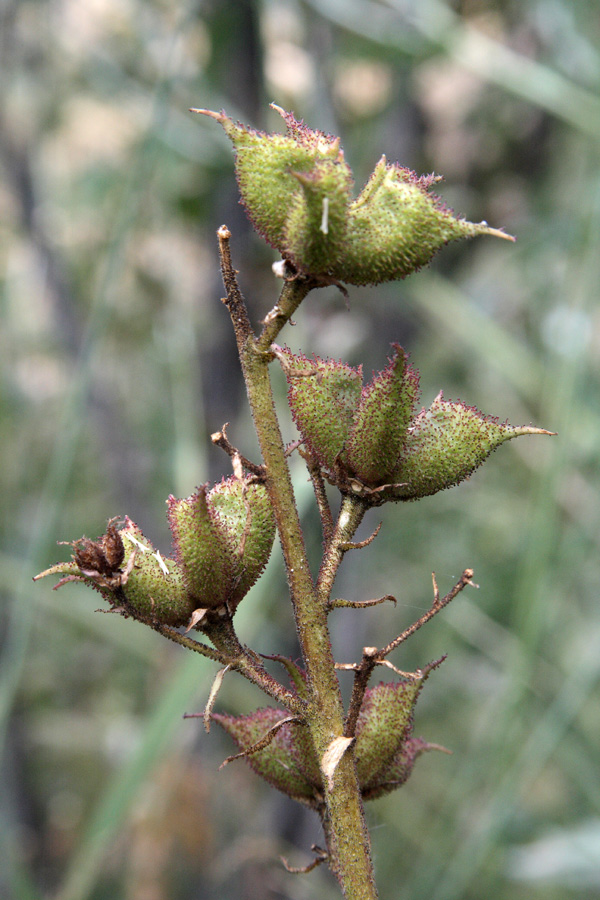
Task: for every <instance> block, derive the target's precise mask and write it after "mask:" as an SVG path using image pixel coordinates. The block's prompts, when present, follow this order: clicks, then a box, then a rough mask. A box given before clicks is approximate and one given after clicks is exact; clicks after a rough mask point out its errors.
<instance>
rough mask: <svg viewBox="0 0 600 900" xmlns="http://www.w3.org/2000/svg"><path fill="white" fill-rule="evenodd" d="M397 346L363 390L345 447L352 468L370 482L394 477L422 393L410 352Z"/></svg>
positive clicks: (389, 479)
mask: <svg viewBox="0 0 600 900" xmlns="http://www.w3.org/2000/svg"><path fill="white" fill-rule="evenodd" d="M393 347H394V355H393V357H392V359H390V360H389V361H388V365H387V366H386V368H385V369H383V371H382V372H380V373H379V375H377V376H376V377H375V378H374V379H373V381H371V383H370V384H368V385H367V386H366V387H365V388H364V389H363V391H362V393H361V396H360V401H359V404H358V407H357V409H356V412H355V413H354V416H353V419H352V425H351V426H350V430H349V433H348V438H347V441H346V445H345V448H344V458H345V460H346V462H347V465H348V468H349V469H350V471H352V472H354V473H356V474H357V475H358V477H359V478H360V480H361V481H362V482H363V483H364V484H368V485H375V486H377V485H381V484H388V483H389V482H390V481H393V480H394V478H393V472H394V468H395V465H396V463H397V461H398V456H399V455H400V452H401V449H402V446H403V444H404V440H405V438H406V433H407V430H408V427H409V425H410V421H411V418H412V413H413V409H414V405H415V403H416V400H417V396H418V393H419V376H418V374H417V373H416V372H415V371H414V370H413V369H412V368H411V367H410V366H408V365H407V359H408V356H407V354H406V353H405V352H404V350H403V349H402V347H400V345H399V344H394V345H393Z"/></svg>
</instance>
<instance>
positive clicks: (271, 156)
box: [193, 105, 352, 254]
mask: <svg viewBox="0 0 600 900" xmlns="http://www.w3.org/2000/svg"><path fill="white" fill-rule="evenodd" d="M273 109H276V110H277V112H279V113H280V114H281V116H282V117H283V119H284V120H285V123H286V125H287V134H286V135H283V134H266V133H265V132H263V131H256V130H255V129H253V128H247V127H246V126H244V125H241V124H239V123H236V122H234V121H233V120H232V119H229V118H228V117H227V116H226V115H225V113H217V112H212V111H211V110H208V109H197V110H193V112H199V113H203V114H204V115H207V116H210V117H211V118H213V119H216V120H217V122H219V123H220V124H221V125H222V126H223V128H224V129H225V132H226V134H227V136H228V137H229V138H230V140H231V142H232V143H233V146H234V149H235V169H236V175H237V179H238V184H239V188H240V194H241V196H242V202H243V204H244V206H245V207H246V210H247V212H248V215H249V217H250V219H251V221H252V224H253V225H254V227H255V228H256V230H257V231H258V232H259V234H262V236H263V237H264V238H266V240H267V241H268V242H269V243H270V244H272V246H273V247H275V248H276V249H277V250H279V251H280V252H281V253H282V254H284V253H285V251H286V235H287V236H288V237H289V228H288V226H287V220H288V216H289V215H290V210H292V209H293V208H294V206H295V205H296V203H297V202H299V198H300V197H301V196H302V188H301V181H302V179H303V178H307V179H308V180H309V181H310V180H311V179H312V178H314V177H315V176H316V172H317V171H318V168H317V164H318V163H319V162H321V161H328V162H330V163H334V164H335V167H336V168H337V169H339V170H340V172H341V173H343V174H341V175H340V174H338V175H337V177H336V176H335V175H334V172H333V169H332V168H331V167H328V168H327V169H326V170H325V171H324V172H323V177H324V178H325V182H327V183H328V184H329V183H330V182H332V183H335V184H336V185H337V186H338V188H341V189H342V193H343V194H344V196H345V197H347V198H348V199H349V190H350V187H349V185H351V183H352V174H351V172H350V169H349V167H348V166H347V165H346V164H345V162H344V157H343V154H342V152H341V151H340V140H339V138H334V137H332V136H331V135H326V134H323V132H321V131H312V130H311V129H310V128H306V126H304V125H303V124H302V123H301V122H297V121H296V120H295V119H294V117H293V116H292V115H291V114H290V113H286V112H284V110H282V109H280V108H279V107H278V106H275V105H273ZM306 187H307V192H308V193H310V189H309V188H308V186H306ZM323 187H324V185H323ZM340 199H341V198H340ZM346 203H347V200H346ZM317 205H318V204H317ZM337 205H339V202H337V201H336V200H335V199H333V198H332V207H333V206H337ZM332 214H333V211H332ZM321 217H322V208H321V210H320V211H319V210H318V209H317V218H318V220H319V223H318V224H319V225H320V222H321ZM317 230H318V226H317ZM321 236H323V233H322V232H321Z"/></svg>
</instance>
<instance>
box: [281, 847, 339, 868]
mask: <svg viewBox="0 0 600 900" xmlns="http://www.w3.org/2000/svg"><path fill="white" fill-rule="evenodd" d="M310 849H311V850H312V852H313V853H314V854H315V858H314V859H313V861H312V862H311V863H309V864H308V865H307V866H299V867H297V866H291V865H290V864H289V862H288V861H287V859H286V858H285V856H281V857H280V859H281V862H282V863H283V865H284V867H285V870H286V872H289V873H290V875H307V874H308V872H312V870H313V869H316V868H317V866H320V865H321V863H324V862H327V861H328V859H329V855H328V853H327V851H326V850H323V848H322V847H318V846H317V845H316V844H313V845H312V846H311V848H310Z"/></svg>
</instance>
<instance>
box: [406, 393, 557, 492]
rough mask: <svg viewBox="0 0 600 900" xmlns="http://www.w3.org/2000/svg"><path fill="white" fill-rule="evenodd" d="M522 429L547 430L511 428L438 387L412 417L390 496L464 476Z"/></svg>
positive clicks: (439, 486) (527, 428)
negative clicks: (448, 396) (428, 403)
mask: <svg viewBox="0 0 600 900" xmlns="http://www.w3.org/2000/svg"><path fill="white" fill-rule="evenodd" d="M524 434H553V432H551V431H546V430H544V429H543V428H534V427H533V426H532V425H522V426H519V427H514V426H512V425H509V424H508V423H507V422H500V421H499V420H498V419H497V418H494V417H493V416H486V415H484V414H483V413H481V412H479V410H477V409H475V407H473V406H466V405H465V404H464V403H461V402H460V401H457V402H453V401H451V400H444V398H443V394H442V393H441V392H440V393H439V394H438V396H437V397H436V398H435V400H434V401H433V403H432V404H431V406H430V407H429V409H422V410H421V412H420V413H419V414H418V416H416V418H415V419H414V420H413V422H412V424H411V427H410V428H409V430H408V433H407V436H406V442H405V446H404V449H403V451H402V454H401V456H400V458H399V460H398V465H397V466H396V469H395V471H394V473H393V480H394V482H396V483H397V484H398V485H399V486H398V487H397V488H394V489H393V490H392V491H391V494H392V495H393V496H392V499H395V500H416V499H418V498H420V497H427V496H428V495H430V494H435V493H437V491H441V490H444V489H445V488H449V487H452V486H453V485H456V484H459V483H460V482H461V481H464V480H465V478H468V477H469V475H471V474H472V472H474V471H475V469H476V468H477V467H478V466H480V465H481V464H482V463H483V462H484V461H485V460H486V459H487V457H488V456H489V455H490V453H491V452H492V451H493V450H496V449H497V448H498V447H499V446H500V445H501V444H503V443H505V441H510V440H512V439H513V438H515V437H519V436H521V435H524Z"/></svg>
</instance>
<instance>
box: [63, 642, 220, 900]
mask: <svg viewBox="0 0 600 900" xmlns="http://www.w3.org/2000/svg"><path fill="white" fill-rule="evenodd" d="M208 674H209V673H208V669H207V667H206V666H204V667H203V665H202V662H201V660H200V658H198V657H196V655H195V654H194V655H192V654H188V656H187V657H186V658H185V659H183V660H182V662H181V663H179V666H178V668H177V669H176V671H175V672H174V674H173V675H172V677H171V680H170V682H169V684H168V685H167V687H166V689H165V691H164V692H163V694H162V697H161V698H160V700H159V701H158V703H157V705H156V709H155V710H154V712H153V714H152V715H151V716H150V718H149V720H148V723H147V725H146V730H145V732H144V734H143V737H142V739H141V741H140V744H139V747H138V748H137V750H136V751H135V752H134V753H133V755H132V757H131V759H130V760H129V761H128V762H127V763H126V764H125V765H124V766H123V768H122V769H121V771H120V772H118V773H117V774H116V775H115V777H114V778H113V779H112V780H111V781H110V782H109V783H108V785H107V788H106V791H105V793H104V795H103V796H102V797H101V799H100V801H99V803H98V806H97V807H96V809H95V811H94V812H93V813H92V816H91V818H90V820H89V822H88V825H87V828H86V831H85V834H84V836H83V839H82V842H81V844H80V846H79V849H78V851H77V852H76V853H75V854H73V856H72V857H71V859H70V863H69V868H68V870H67V872H66V874H65V877H64V880H63V884H62V886H61V887H60V889H59V890H58V892H57V894H56V900H85V898H86V897H88V896H89V894H90V891H91V889H92V888H93V886H94V884H95V882H96V879H97V876H98V872H99V870H100V868H101V866H102V863H103V860H104V857H105V853H106V851H107V848H108V847H109V846H110V844H111V842H112V841H113V840H114V838H115V835H116V834H117V832H118V830H119V828H120V827H121V825H122V823H123V821H124V819H125V817H126V815H127V813H128V811H129V810H130V808H131V805H132V803H133V801H134V800H135V798H136V796H137V794H138V792H139V790H140V789H141V787H142V785H143V782H144V780H145V779H146V778H147V777H148V776H149V774H150V773H151V771H152V768H153V767H154V766H155V765H156V763H157V761H158V760H159V759H160V757H161V756H162V755H163V754H164V753H165V752H166V751H167V750H168V748H169V746H170V745H171V744H172V743H173V742H174V741H175V740H176V738H177V731H178V728H177V726H178V724H179V723H181V719H182V716H183V713H184V712H185V709H186V706H187V705H188V704H189V703H190V701H191V700H192V699H193V698H194V697H196V696H197V695H198V692H199V688H201V687H202V685H203V682H204V677H208Z"/></svg>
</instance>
